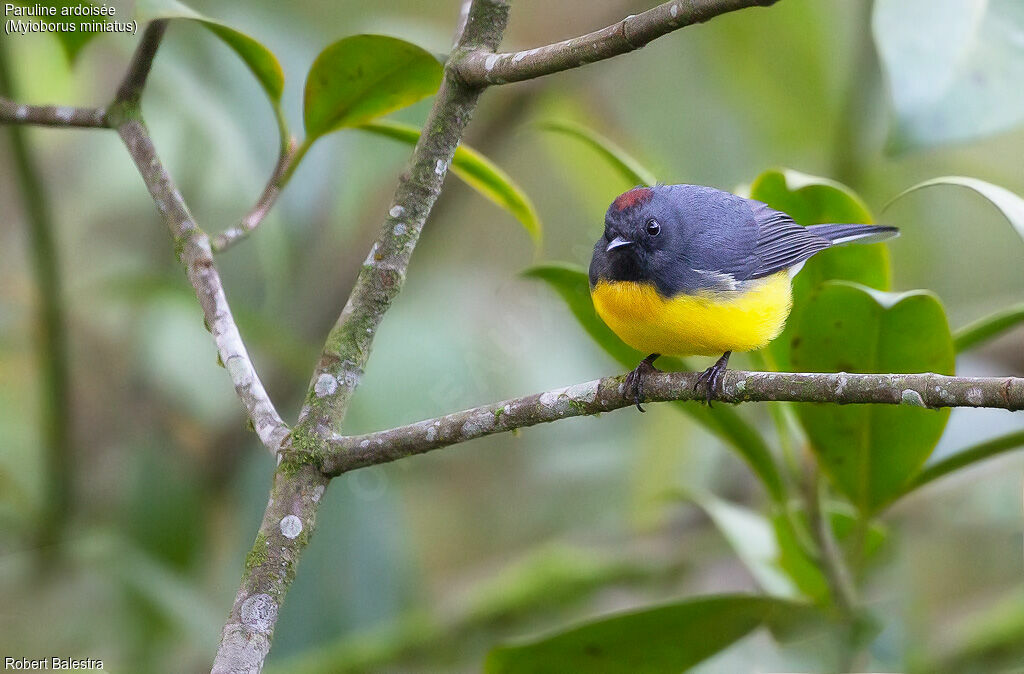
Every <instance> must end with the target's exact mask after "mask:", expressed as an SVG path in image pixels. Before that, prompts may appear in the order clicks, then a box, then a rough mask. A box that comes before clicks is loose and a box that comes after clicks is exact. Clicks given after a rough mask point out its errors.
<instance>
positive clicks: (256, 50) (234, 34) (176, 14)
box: [135, 0, 284, 112]
mask: <svg viewBox="0 0 1024 674" xmlns="http://www.w3.org/2000/svg"><path fill="white" fill-rule="evenodd" d="M135 17H136V20H137V21H139V23H143V22H148V21H154V20H157V19H187V20H190V21H197V22H199V23H200V24H202V25H203V26H204V27H205V28H207V29H208V30H209V31H210V32H211V33H213V34H214V35H216V36H217V37H219V38H220V39H221V40H223V41H224V43H225V44H226V45H227V46H229V47H231V49H233V50H234V52H235V53H236V54H238V56H239V57H240V58H241V59H242V61H244V62H245V65H246V66H248V67H249V70H250V71H252V74H253V75H255V76H256V79H257V80H258V81H259V83H260V86H262V87H263V90H264V91H265V92H266V93H267V97H268V98H269V99H270V102H271V104H272V105H273V106H274V109H275V112H277V111H278V105H279V103H280V101H281V93H282V92H283V91H284V71H283V70H281V64H280V63H279V62H278V60H277V57H276V56H274V54H273V52H271V51H270V50H269V49H267V48H266V47H264V46H263V45H262V44H260V43H259V42H257V41H256V40H254V39H253V38H251V37H249V36H248V35H246V34H245V33H242V32H240V31H237V30H235V29H234V28H232V27H231V26H228V25H227V24H225V23H223V22H221V21H217V20H216V19H211V18H209V17H207V16H204V15H202V14H200V13H199V12H197V11H195V10H194V9H192V8H191V7H188V6H187V5H185V4H183V3H181V2H178V0H138V1H137V2H136V5H135Z"/></svg>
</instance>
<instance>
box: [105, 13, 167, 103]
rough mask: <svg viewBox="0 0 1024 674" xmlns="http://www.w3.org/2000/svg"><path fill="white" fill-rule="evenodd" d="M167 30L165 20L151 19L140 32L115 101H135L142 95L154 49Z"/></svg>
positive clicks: (154, 52) (151, 65) (151, 64)
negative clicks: (140, 34) (136, 45)
mask: <svg viewBox="0 0 1024 674" xmlns="http://www.w3.org/2000/svg"><path fill="white" fill-rule="evenodd" d="M166 31H167V20H166V19H164V20H160V21H153V22H151V23H150V24H149V25H148V26H146V30H145V31H143V33H142V39H141V40H139V46H138V47H136V48H135V54H133V55H132V60H131V62H130V63H129V64H128V70H127V71H126V72H125V75H124V79H122V80H121V86H120V87H118V89H117V96H116V97H115V99H114V100H115V102H118V103H123V102H132V103H134V102H137V101H138V100H139V99H140V98H141V97H142V90H143V89H144V88H145V86H146V78H148V77H149V71H150V69H151V68H152V67H153V59H154V58H156V50H157V49H159V48H160V42H161V40H163V39H164V33H165V32H166Z"/></svg>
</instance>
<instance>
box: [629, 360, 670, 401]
mask: <svg viewBox="0 0 1024 674" xmlns="http://www.w3.org/2000/svg"><path fill="white" fill-rule="evenodd" d="M657 357H658V354H652V355H650V356H648V357H647V358H644V359H643V360H642V361H640V364H639V365H637V366H636V368H635V369H633V371H632V372H630V373H629V374H627V375H626V380H625V382H623V383H624V385H625V392H626V396H627V397H632V398H633V404H634V405H636V408H637V409H638V410H640V411H641V412H646V411H647V410H645V409H644V408H643V407H642V406H641V405H640V403H642V402H643V401H644V377H645V376H647V375H648V374H650V373H652V372H660V371H661V370H659V369H658V368H656V367H654V359H655V358H657Z"/></svg>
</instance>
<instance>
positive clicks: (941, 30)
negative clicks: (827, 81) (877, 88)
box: [872, 0, 1024, 151]
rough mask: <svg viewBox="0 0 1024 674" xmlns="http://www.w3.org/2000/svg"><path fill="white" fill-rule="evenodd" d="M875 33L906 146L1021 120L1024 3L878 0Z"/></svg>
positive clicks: (896, 133) (899, 141)
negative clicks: (1021, 38) (1021, 43)
mask: <svg viewBox="0 0 1024 674" xmlns="http://www.w3.org/2000/svg"><path fill="white" fill-rule="evenodd" d="M872 23H873V31H874V36H875V43H876V44H877V46H878V53H879V56H880V57H881V62H882V66H883V69H884V70H885V73H886V76H887V78H888V80H889V91H890V95H891V97H892V107H893V112H894V116H895V124H894V126H893V129H892V131H891V133H890V137H889V146H890V148H891V149H892V150H895V151H901V150H907V149H911V148H920V147H928V146H932V145H939V144H942V143H950V142H955V141H963V140H968V139H971V138H977V137H980V136H985V135H988V134H992V133H996V132H998V131H1002V130H1005V129H1009V128H1012V127H1013V126H1016V125H1017V124H1019V123H1021V121H1024V87H1021V86H1020V83H1021V82H1024V58H1021V46H1020V37H1019V36H1020V35H1021V34H1024V3H1022V2H1020V0H956V1H952V2H951V1H948V0H947V1H946V2H935V1H934V0H878V1H877V2H876V3H875V9H874V16H873V22H872Z"/></svg>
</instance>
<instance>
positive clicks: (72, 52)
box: [4, 0, 124, 63]
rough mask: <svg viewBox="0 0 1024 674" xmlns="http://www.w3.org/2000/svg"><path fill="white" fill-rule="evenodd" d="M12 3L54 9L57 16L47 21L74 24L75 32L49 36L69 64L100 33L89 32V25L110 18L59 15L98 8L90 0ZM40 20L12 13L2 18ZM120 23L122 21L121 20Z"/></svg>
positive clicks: (55, 33)
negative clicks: (63, 12)
mask: <svg viewBox="0 0 1024 674" xmlns="http://www.w3.org/2000/svg"><path fill="white" fill-rule="evenodd" d="M13 2H14V4H15V5H21V6H22V7H36V6H43V7H53V8H56V10H57V16H55V17H52V18H50V19H48V20H49V21H60V22H61V23H74V24H75V30H73V31H70V30H61V31H55V32H53V33H51V35H53V36H54V37H55V38H57V42H58V43H59V44H60V46H61V49H62V50H63V52H64V56H66V57H67V59H68V62H70V63H74V62H75V60H76V59H77V58H78V54H79V52H81V51H82V48H83V47H85V45H86V44H88V43H89V41H90V40H92V39H93V38H94V37H96V36H97V35H99V34H100V31H97V30H90V28H89V26H90V24H94V23H97V22H102V23H106V22H108V21H109V20H110V17H108V16H105V15H103V16H81V17H77V16H61V15H60V12H61V10H62V9H64V8H67V7H96V6H98V3H95V2H92V0H49V1H46V0H44V1H43V2H38V1H37V0H31V1H30V0H13ZM5 4H6V3H5ZM41 18H44V17H36V16H26V17H18V16H15V15H14V13H13V12H11V13H5V16H4V19H5V20H7V19H10V20H14V21H18V20H19V19H21V20H23V21H39V20H40V19H41ZM122 21H124V20H123V19H122Z"/></svg>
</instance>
